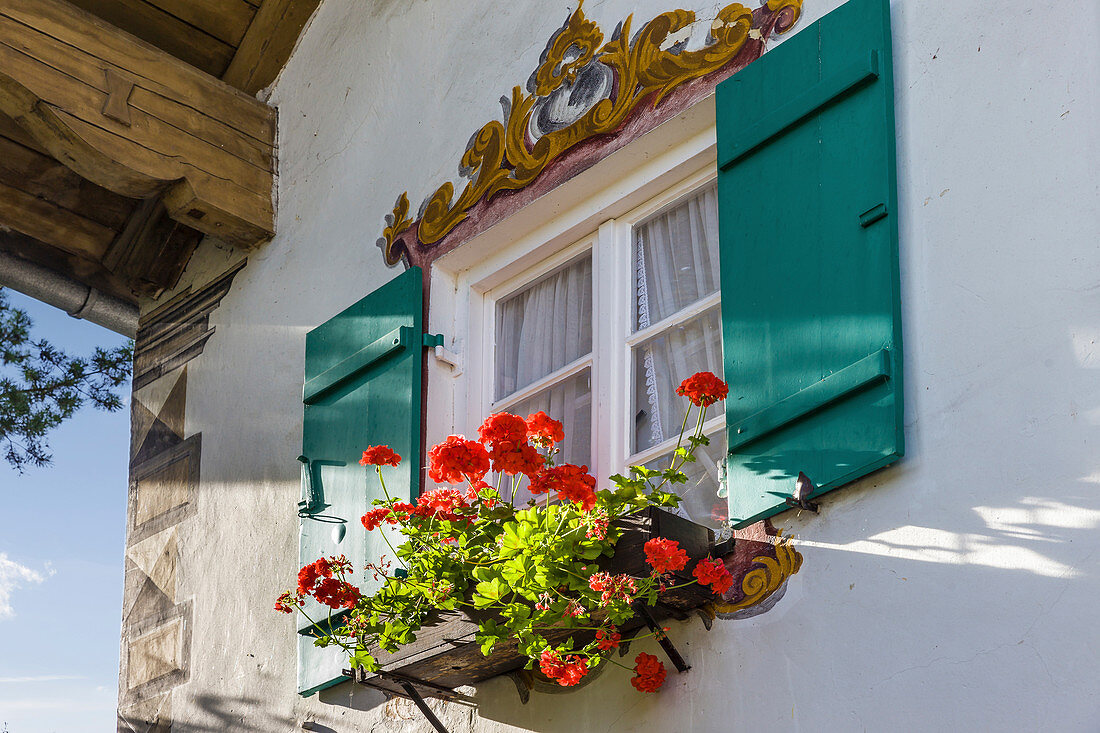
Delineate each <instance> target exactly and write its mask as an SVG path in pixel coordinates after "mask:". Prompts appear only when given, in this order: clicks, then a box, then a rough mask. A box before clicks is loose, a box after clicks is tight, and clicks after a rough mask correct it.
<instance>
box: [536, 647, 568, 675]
mask: <svg viewBox="0 0 1100 733" xmlns="http://www.w3.org/2000/svg"><path fill="white" fill-rule="evenodd" d="M539 669H541V670H542V673H543V674H544V675H546V676H547V677H549V678H550V679H552V680H556V679H557V678H558V677H559V676H560V675H561V673H562V670H564V669H565V663H564V662H562V660H561V655H560V654H558V653H557V652H556V651H554V650H553V649H546V650H544V651H543V652H542V655H541V656H540V657H539Z"/></svg>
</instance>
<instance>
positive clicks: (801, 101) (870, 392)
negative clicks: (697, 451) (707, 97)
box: [716, 0, 904, 527]
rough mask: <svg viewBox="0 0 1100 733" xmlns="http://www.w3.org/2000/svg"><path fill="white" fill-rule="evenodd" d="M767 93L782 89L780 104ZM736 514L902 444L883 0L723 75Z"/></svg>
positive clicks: (727, 332) (728, 365) (891, 456)
mask: <svg viewBox="0 0 1100 733" xmlns="http://www.w3.org/2000/svg"><path fill="white" fill-rule="evenodd" d="M777 100H778V101H777ZM716 108H717V128H718V151H719V161H720V163H721V166H720V170H719V173H718V198H719V203H718V205H719V226H720V240H721V268H722V272H721V275H722V280H721V281H722V339H723V350H724V366H725V375H726V381H727V382H729V385H730V396H729V398H728V399H727V400H726V425H727V426H728V427H727V448H728V451H729V452H728V454H727V462H726V483H727V498H728V502H729V512H730V521H731V523H732V524H733V526H734V527H744V526H746V525H748V524H751V523H752V522H755V521H758V520H760V519H763V518H765V517H768V516H771V515H773V514H777V513H779V512H781V511H785V510H786V509H787V508H788V507H787V505H786V503H785V501H784V500H785V499H786V498H787V497H789V496H791V493H792V491H793V490H794V485H795V479H796V477H797V476H798V474H799V472H805V473H806V474H807V475H808V476H809V477H810V478H811V479H812V480H813V481H814V483H815V485H816V486H817V487H818V489H817V493H818V494H821V493H824V492H827V491H831V490H832V489H835V488H837V487H839V486H842V485H844V484H846V483H849V482H851V481H853V480H855V479H858V478H860V477H862V476H865V475H866V474H868V473H869V472H871V471H874V470H877V469H879V468H882V467H883V466H886V465H889V464H890V463H892V462H893V461H895V460H897V458H898V457H899V456H901V455H902V453H903V450H904V437H903V432H902V368H901V366H902V360H901V353H902V352H901V317H900V301H899V290H900V288H899V282H898V241H897V236H898V235H897V216H896V213H897V183H896V173H895V168H896V163H895V152H894V144H895V143H894V117H893V69H892V60H891V49H890V25H889V2H888V0H849V2H848V3H846V4H845V5H842V6H841V7H840V8H838V9H837V10H835V11H833V12H832V13H829V14H828V15H826V16H825V17H823V18H822V19H821V20H820V21H818V22H817V23H815V24H813V25H812V26H809V27H807V28H805V29H804V30H802V31H800V32H799V33H798V34H797V35H795V36H793V37H791V38H789V39H788V40H787V41H785V42H784V43H783V44H782V45H780V46H778V47H777V48H775V49H774V50H772V51H769V52H768V53H767V54H765V55H764V56H763V57H761V58H760V59H758V60H757V61H755V62H754V63H752V64H750V65H749V66H748V67H746V68H745V69H744V70H742V71H741V72H739V73H737V74H736V75H734V76H733V77H731V78H730V79H728V80H726V81H725V82H723V83H722V84H720V85H719V86H718V92H717V99H716Z"/></svg>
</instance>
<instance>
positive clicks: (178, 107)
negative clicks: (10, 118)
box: [0, 16, 272, 169]
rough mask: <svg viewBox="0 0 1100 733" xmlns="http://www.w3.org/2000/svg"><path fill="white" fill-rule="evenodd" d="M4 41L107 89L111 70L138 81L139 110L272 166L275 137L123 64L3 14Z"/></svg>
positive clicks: (133, 97) (133, 95) (135, 99)
mask: <svg viewBox="0 0 1100 733" xmlns="http://www.w3.org/2000/svg"><path fill="white" fill-rule="evenodd" d="M0 45H4V46H7V47H8V48H10V49H12V50H14V51H17V52H19V53H21V54H24V55H25V56H28V57H30V58H32V59H35V60H38V61H40V62H41V63H43V64H45V65H48V66H49V67H51V68H53V69H56V70H57V71H58V72H60V73H62V74H65V75H67V76H70V77H72V78H73V79H74V80H79V81H81V82H83V83H84V84H86V85H88V86H90V87H93V88H94V89H97V90H99V91H102V92H107V91H108V83H107V78H108V73H106V72H109V74H111V75H115V76H118V77H122V78H125V79H128V80H130V81H136V82H137V85H136V86H135V87H134V89H133V90H132V91H131V92H130V94H129V99H128V102H129V105H130V106H131V107H133V108H134V109H139V110H141V111H143V112H146V113H147V114H149V115H151V116H153V117H156V118H157V119H159V120H162V121H164V122H166V123H167V124H170V125H173V126H174V127H177V128H179V129H180V130H181V131H183V132H185V133H187V134H189V135H191V136H193V137H197V138H199V139H201V140H208V141H210V142H211V143H212V144H214V145H217V146H219V147H220V148H222V149H224V150H226V151H227V152H230V153H232V154H233V155H235V156H237V157H239V158H241V159H242V160H245V161H247V162H249V163H251V164H253V165H256V166H258V167H262V168H267V169H270V168H271V160H272V145H271V144H270V142H261V141H260V140H257V139H256V138H254V137H252V136H251V135H248V134H245V135H242V134H241V133H240V132H239V131H238V130H236V129H235V128H233V127H231V126H229V125H226V124H225V123H224V122H221V121H220V120H218V119H217V117H215V116H213V115H209V114H206V113H205V111H203V112H200V111H199V110H196V109H195V108H193V107H190V106H188V105H184V104H181V103H179V102H177V101H175V100H173V99H171V98H167V97H164V96H163V95H161V94H159V93H157V92H153V91H149V90H147V89H145V88H143V87H141V86H140V82H141V80H140V79H135V78H134V76H133V75H132V74H130V73H129V72H127V71H125V70H123V69H121V68H120V67H117V66H115V65H113V64H109V63H107V62H105V61H103V60H102V59H97V58H95V57H94V56H91V55H90V54H87V53H85V52H84V51H82V50H80V49H76V48H73V47H72V46H69V45H67V44H65V43H62V42H60V41H58V40H57V39H55V38H52V37H51V36H48V35H45V34H43V33H41V32H39V31H37V30H35V29H33V28H28V27H27V26H24V25H22V24H20V23H17V22H16V21H13V20H11V19H10V18H7V17H4V16H0Z"/></svg>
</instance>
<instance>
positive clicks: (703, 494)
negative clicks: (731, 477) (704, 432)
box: [645, 432, 729, 535]
mask: <svg viewBox="0 0 1100 733" xmlns="http://www.w3.org/2000/svg"><path fill="white" fill-rule="evenodd" d="M707 437H708V438H710V445H703V446H699V449H698V450H696V451H695V463H685V464H684V465H683V467H682V468H681V469H680V470H682V471H683V472H684V473H685V474H687V477H688V480H687V483H686V484H676V485H674V486H671V487H669V488H671V490H672V491H673V492H674V493H676V494H677V495H679V497H680V498H681V499H682V501H681V502H680V508H679V509H678V510H675V512H676V513H677V514H680V515H681V516H685V517H687V518H688V519H690V520H691V521H693V522H698V523H699V524H702V525H704V526H707V527H710V528H711V529H713V530H715V532H716V533H725V534H727V535H728V534H729V523H728V521H727V520H728V519H729V516H728V515H729V510H728V508H727V506H726V500H725V499H724V498H722V497H719V496H718V477H719V473H718V461H720V460H723V458H724V456H723V454H722V446H723V445H724V443H725V441H724V440H723V438H724V435H723V434H722V433H721V432H718V433H713V434H711V435H708V436H707ZM645 465H646V467H647V468H652V469H655V470H658V471H663V470H665V469H667V468H668V467H669V466H670V465H672V453H671V452H669V453H668V454H666V455H663V456H661V457H660V458H655V459H653V460H652V461H650V462H649V463H647V464H645Z"/></svg>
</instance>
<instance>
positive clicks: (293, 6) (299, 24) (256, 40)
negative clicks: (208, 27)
mask: <svg viewBox="0 0 1100 733" xmlns="http://www.w3.org/2000/svg"><path fill="white" fill-rule="evenodd" d="M319 4H320V0H265V1H264V3H263V4H262V5H261V6H260V9H259V10H258V11H257V12H256V17H255V18H254V19H253V21H252V25H251V26H249V28H248V32H247V33H246V34H245V36H244V40H242V41H241V44H240V46H239V47H238V49H237V53H236V55H234V56H233V60H232V62H231V63H230V64H229V68H228V69H226V71H225V74H224V75H223V76H222V79H223V80H225V81H226V82H228V83H229V84H232V85H233V86H235V87H238V88H239V89H243V90H244V91H246V92H251V93H255V92H258V91H259V90H261V89H263V88H264V87H266V86H268V85H269V84H271V82H273V81H275V77H276V76H278V75H279V71H280V70H281V69H282V68H283V66H284V65H285V64H286V62H287V59H289V58H290V54H291V52H292V51H293V50H294V45H295V44H296V43H297V42H298V36H299V35H301V33H302V29H303V28H304V27H305V25H306V23H307V22H309V19H310V17H312V15H313V12H314V11H315V10H316V9H317V6H318V5H319Z"/></svg>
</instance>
